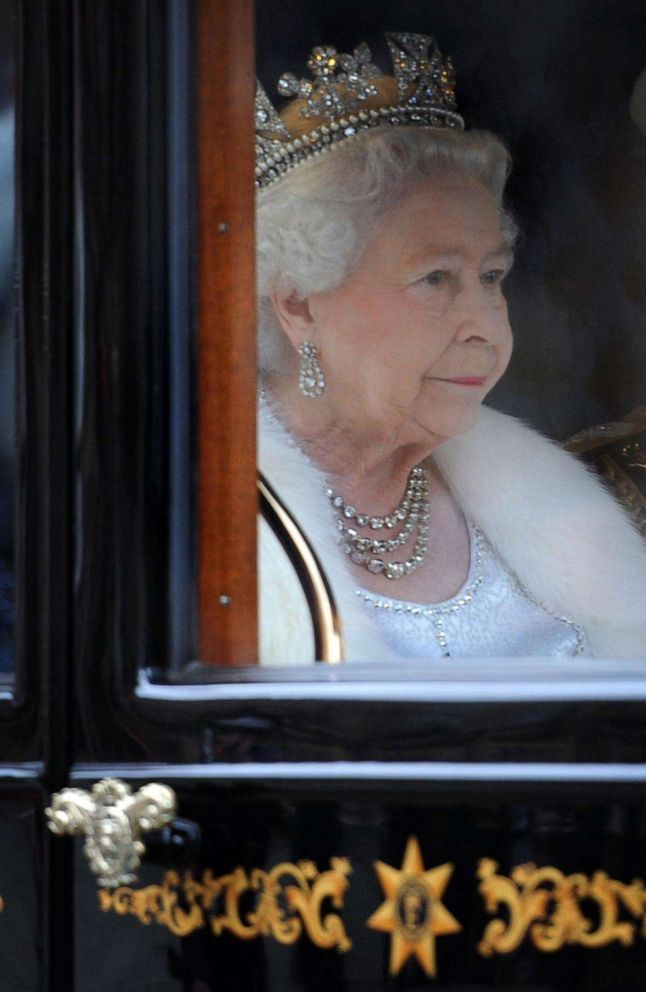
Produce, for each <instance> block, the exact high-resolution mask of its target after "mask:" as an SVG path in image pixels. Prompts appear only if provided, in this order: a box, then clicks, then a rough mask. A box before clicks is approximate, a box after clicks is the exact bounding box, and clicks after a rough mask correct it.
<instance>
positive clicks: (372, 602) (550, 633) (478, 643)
mask: <svg viewBox="0 0 646 992" xmlns="http://www.w3.org/2000/svg"><path fill="white" fill-rule="evenodd" d="M469 535H470V539H471V563H470V568H469V575H468V577H467V580H466V582H465V584H464V585H463V587H462V588H461V589H460V591H459V592H458V593H457V594H456V595H455V596H453V597H451V599H447V600H445V601H444V602H442V603H432V604H428V605H424V604H422V603H411V602H406V601H404V600H399V599H390V598H389V597H387V596H379V595H377V594H375V593H372V592H368V591H367V590H365V589H357V595H358V596H359V597H360V598H361V599H362V600H363V602H364V603H365V605H366V609H368V610H374V611H376V613H377V619H378V622H379V625H380V628H381V631H382V634H383V637H384V638H385V640H386V642H387V643H388V644H389V645H390V647H391V648H392V649H393V650H394V651H396V652H397V653H398V654H400V655H401V656H402V657H407V658H448V657H454V658H456V657H462V658H468V657H497V658H508V657H517V658H518V657H537V656H542V657H550V658H574V657H586V658H590V657H592V653H591V650H590V645H589V643H588V639H587V637H586V635H585V631H584V630H583V629H582V628H581V627H580V626H579V625H578V624H577V623H575V622H574V621H573V620H570V619H568V618H567V617H564V616H559V615H557V614H554V613H551V612H550V611H549V610H548V609H547V608H546V607H544V606H543V605H541V604H540V603H539V602H537V601H536V600H535V599H533V597H531V596H530V595H529V593H528V592H527V590H525V589H524V588H523V587H522V586H521V584H520V582H519V581H518V579H517V578H516V576H515V575H514V574H513V572H511V571H510V570H509V569H508V568H507V567H506V566H505V565H504V563H503V562H502V561H501V560H500V558H499V557H498V555H497V554H496V553H495V551H494V550H493V548H492V547H491V545H490V544H489V542H488V541H487V539H486V538H485V536H484V534H483V533H482V531H480V530H479V529H478V528H477V527H476V526H475V524H473V523H471V522H469Z"/></svg>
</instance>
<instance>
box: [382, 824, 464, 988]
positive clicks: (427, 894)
mask: <svg viewBox="0 0 646 992" xmlns="http://www.w3.org/2000/svg"><path fill="white" fill-rule="evenodd" d="M375 871H376V872H377V877H378V879H379V883H380V885H381V888H382V890H383V893H384V895H385V897H386V900H385V902H383V903H382V904H381V906H380V907H379V909H378V910H377V912H376V913H373V914H372V916H371V917H370V919H369V920H368V926H369V927H371V928H372V929H373V930H383V931H385V932H386V933H390V934H392V938H391V944H390V974H391V975H397V974H399V972H400V971H401V969H402V968H403V966H404V964H405V963H406V961H407V960H408V958H409V957H416V958H417V960H418V961H419V963H420V965H421V966H422V968H423V969H424V971H425V972H426V974H427V975H429V976H430V975H432V976H435V975H436V973H437V966H436V961H435V938H436V937H442V936H444V934H449V933H458V932H459V931H460V930H461V929H462V927H461V926H460V924H459V923H458V921H457V920H456V918H455V917H454V916H452V915H451V913H449V911H448V909H446V907H445V906H443V905H442V902H441V899H442V896H443V895H444V890H445V889H446V887H447V885H448V884H449V880H450V878H451V875H452V874H453V865H452V864H450V863H448V862H447V864H444V865H439V866H438V867H437V868H431V870H430V871H424V862H423V861H422V853H421V851H420V849H419V843H418V841H417V837H409V838H408V843H407V844H406V852H405V854H404V862H403V864H402V866H401V869H400V870H399V871H398V870H397V869H396V868H393V867H391V865H386V864H384V863H383V861H376V862H375Z"/></svg>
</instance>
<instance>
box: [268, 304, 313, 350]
mask: <svg viewBox="0 0 646 992" xmlns="http://www.w3.org/2000/svg"><path fill="white" fill-rule="evenodd" d="M271 302H272V303H273V305H274V310H275V311H276V316H277V317H278V320H279V321H280V325H281V327H282V328H283V330H284V332H285V334H286V335H287V337H288V338H289V340H290V341H291V342H292V345H293V346H294V348H296V349H298V346H299V345H300V344H302V343H303V341H309V340H311V338H312V334H313V331H314V329H315V324H314V320H313V318H312V314H311V313H310V306H309V301H308V300H307V297H306V298H305V299H301V298H300V297H299V296H298V295H297V293H296V291H295V290H291V291H290V292H289V293H286V292H285V293H281V292H279V291H278V290H274V291H273V292H272V294H271Z"/></svg>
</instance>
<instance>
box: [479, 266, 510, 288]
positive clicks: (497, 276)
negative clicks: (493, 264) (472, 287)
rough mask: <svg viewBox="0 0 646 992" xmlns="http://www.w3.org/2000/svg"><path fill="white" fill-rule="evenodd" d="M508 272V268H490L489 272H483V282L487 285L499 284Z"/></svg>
mask: <svg viewBox="0 0 646 992" xmlns="http://www.w3.org/2000/svg"><path fill="white" fill-rule="evenodd" d="M506 274H507V272H506V269H489V271H488V272H485V273H483V275H482V282H483V283H484V285H485V286H499V285H500V284H501V283H502V281H503V279H504V278H505V276H506Z"/></svg>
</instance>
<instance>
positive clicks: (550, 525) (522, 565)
mask: <svg viewBox="0 0 646 992" xmlns="http://www.w3.org/2000/svg"><path fill="white" fill-rule="evenodd" d="M437 463H438V465H439V467H440V469H441V471H442V473H443V474H444V476H445V478H446V480H447V483H448V485H449V487H450V488H451V490H452V491H453V494H454V496H455V498H456V499H457V501H458V502H459V503H460V505H461V506H462V508H463V510H464V511H465V512H466V513H467V514H468V515H469V516H471V517H472V518H473V519H474V520H475V521H476V523H477V524H478V525H479V526H480V527H481V528H482V530H483V531H484V533H485V534H486V535H487V538H488V539H489V541H490V542H491V543H492V544H493V546H494V547H495V548H496V550H497V551H498V553H499V554H500V555H501V557H502V558H503V559H504V560H505V561H506V562H507V563H508V564H509V565H510V566H511V567H512V569H513V570H514V571H515V572H516V574H517V575H518V576H519V578H520V579H521V581H522V582H523V584H524V585H526V586H527V588H529V589H531V590H532V592H533V593H534V595H536V596H537V598H538V599H540V600H541V601H542V602H545V603H547V604H548V605H549V606H550V607H551V608H553V609H555V610H557V611H562V612H563V613H565V614H569V615H571V616H574V617H576V618H577V620H579V621H580V622H582V624H583V626H584V627H585V628H586V630H588V631H589V632H591V633H592V639H595V631H598V632H599V634H598V637H596V643H595V644H594V650H595V654H597V655H602V656H603V655H606V656H608V657H612V656H617V657H622V656H623V657H627V656H630V655H631V654H632V655H633V656H634V650H635V649H634V648H633V646H632V645H633V644H638V643H639V638H642V642H641V643H642V647H641V649H640V650H641V651H642V654H643V650H644V647H643V645H644V644H646V625H645V623H644V618H643V603H644V601H646V546H645V545H644V542H643V540H642V539H641V537H640V535H639V534H638V533H637V531H636V530H635V527H634V525H633V524H632V522H631V521H630V520H629V519H628V516H627V514H626V512H625V511H624V510H623V508H622V507H621V506H619V504H618V503H617V502H616V500H615V499H614V498H613V496H612V495H611V494H610V493H609V492H608V491H607V489H606V488H605V486H604V485H603V484H602V483H601V482H600V481H599V480H598V478H597V477H596V476H595V475H594V474H593V472H592V471H591V470H590V469H589V468H588V467H587V466H585V465H584V464H583V463H582V462H580V461H579V460H578V459H577V458H576V457H575V456H574V455H572V454H570V453H569V452H567V451H565V450H564V449H563V448H562V447H560V446H559V445H558V444H556V443H555V442H553V441H551V440H549V439H547V438H545V437H543V436H542V435H541V434H540V433H538V432H537V431H535V430H533V429H532V428H530V427H528V426H526V425H525V424H523V423H522V422H521V421H519V420H516V419H515V418H513V417H510V416H508V415H506V414H502V413H498V412H497V411H494V410H491V409H489V408H483V410H482V414H481V417H480V419H479V422H478V424H477V425H476V426H475V427H474V428H473V429H472V430H471V431H469V432H468V433H466V434H464V435H462V436H460V437H457V438H454V439H453V440H451V441H450V442H448V443H447V444H446V445H444V446H443V447H442V448H441V449H439V450H438V452H437ZM624 636H625V644H626V645H627V646H626V649H625V651H624V649H622V648H621V646H619V647H617V639H621V638H623V637H624Z"/></svg>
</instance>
